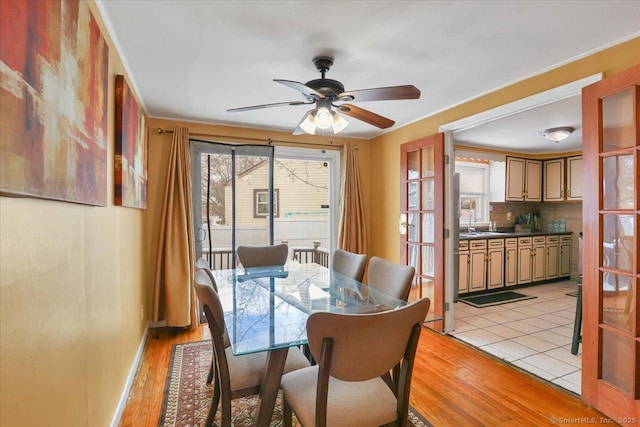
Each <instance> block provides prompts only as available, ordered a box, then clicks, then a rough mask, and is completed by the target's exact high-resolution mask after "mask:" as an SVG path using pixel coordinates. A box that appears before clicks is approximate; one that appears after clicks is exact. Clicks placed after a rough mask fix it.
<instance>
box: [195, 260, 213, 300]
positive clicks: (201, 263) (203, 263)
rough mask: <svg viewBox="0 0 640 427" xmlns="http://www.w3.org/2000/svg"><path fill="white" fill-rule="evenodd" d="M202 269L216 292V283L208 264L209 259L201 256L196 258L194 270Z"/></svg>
mask: <svg viewBox="0 0 640 427" xmlns="http://www.w3.org/2000/svg"><path fill="white" fill-rule="evenodd" d="M198 270H203V271H204V272H205V273H207V275H208V276H209V279H210V280H211V286H213V290H214V291H216V292H218V285H217V284H216V281H215V279H214V278H213V273H212V272H211V266H210V265H209V261H207V259H206V258H205V257H203V256H201V257H200V258H198V259H197V260H196V271H198Z"/></svg>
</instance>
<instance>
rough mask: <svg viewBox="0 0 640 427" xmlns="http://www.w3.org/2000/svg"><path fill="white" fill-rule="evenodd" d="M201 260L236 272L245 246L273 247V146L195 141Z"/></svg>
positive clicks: (193, 153)
mask: <svg viewBox="0 0 640 427" xmlns="http://www.w3.org/2000/svg"><path fill="white" fill-rule="evenodd" d="M190 150H191V169H192V170H191V185H192V189H191V191H192V195H193V197H192V199H193V215H194V229H195V232H196V240H195V241H196V255H197V256H198V257H199V256H201V255H203V254H204V255H205V256H206V257H207V259H208V261H209V264H210V265H211V267H212V268H214V269H224V268H234V267H235V265H236V248H237V247H238V246H240V245H267V244H269V245H271V244H273V240H274V238H273V236H274V231H273V230H274V226H273V224H274V219H273V218H274V215H276V214H277V210H278V193H277V192H275V191H274V188H273V187H274V186H273V170H274V166H273V165H274V147H273V146H269V145H230V144H222V143H214V142H207V141H197V140H191V141H190Z"/></svg>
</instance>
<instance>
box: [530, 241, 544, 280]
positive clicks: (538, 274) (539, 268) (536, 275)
mask: <svg viewBox="0 0 640 427" xmlns="http://www.w3.org/2000/svg"><path fill="white" fill-rule="evenodd" d="M532 255H533V260H532V264H531V280H532V281H533V282H538V281H540V280H544V278H545V274H544V265H545V263H546V257H545V246H544V245H539V246H534V247H533V253H532Z"/></svg>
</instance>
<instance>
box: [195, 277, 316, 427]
mask: <svg viewBox="0 0 640 427" xmlns="http://www.w3.org/2000/svg"><path fill="white" fill-rule="evenodd" d="M195 288H196V293H197V295H198V298H199V299H200V302H201V303H202V305H203V307H204V312H205V314H206V316H207V321H208V324H209V330H210V331H211V344H212V347H213V356H212V357H213V359H212V360H214V361H215V366H216V373H217V375H216V381H215V382H214V384H213V399H212V401H211V409H210V410H209V415H208V416H207V422H206V426H213V419H214V417H215V414H216V411H217V410H218V404H219V403H220V401H221V402H222V420H221V425H223V426H230V425H231V400H233V399H237V398H239V397H245V396H251V395H254V394H258V393H259V392H260V382H261V380H262V377H263V375H264V370H265V367H266V361H267V353H266V352H261V353H254V354H247V355H242V356H235V355H234V354H233V352H232V351H231V347H230V346H229V345H228V344H226V343H225V339H224V337H225V336H226V326H225V322H224V312H223V310H222V305H221V304H220V299H219V297H218V294H217V293H216V291H215V290H214V288H213V283H212V282H211V279H210V278H209V275H208V274H207V273H206V272H205V271H204V270H203V269H200V270H198V271H197V272H196V276H195ZM307 366H309V361H308V360H307V358H306V357H305V356H304V355H303V354H302V352H301V351H300V349H298V348H296V347H292V348H290V349H289V353H288V355H287V360H286V362H285V366H284V372H291V371H293V370H296V369H301V368H304V367H307Z"/></svg>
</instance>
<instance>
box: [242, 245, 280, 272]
mask: <svg viewBox="0 0 640 427" xmlns="http://www.w3.org/2000/svg"><path fill="white" fill-rule="evenodd" d="M236 252H237V253H238V258H239V259H240V262H241V263H242V266H243V267H244V268H250V267H270V266H272V265H284V264H285V263H286V262H287V257H288V256H289V246H287V245H286V244H285V243H281V244H279V245H266V246H238V249H237V251H236Z"/></svg>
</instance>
